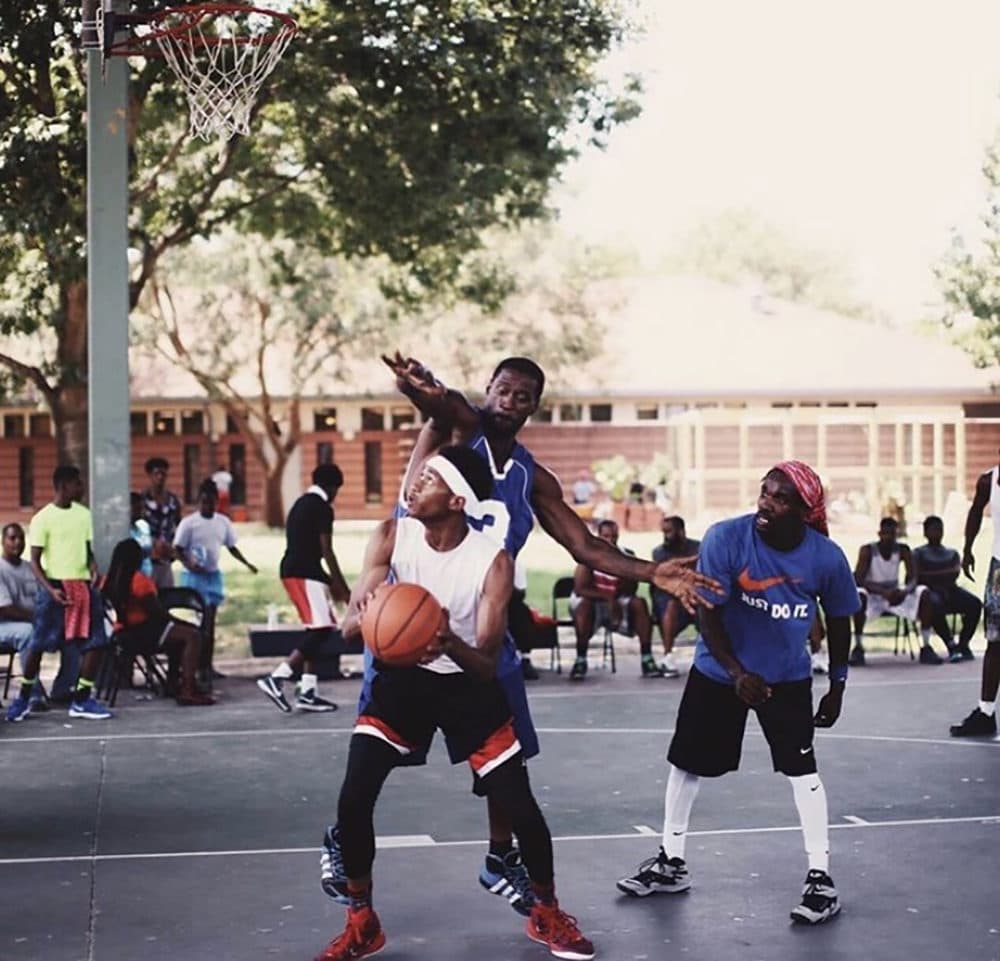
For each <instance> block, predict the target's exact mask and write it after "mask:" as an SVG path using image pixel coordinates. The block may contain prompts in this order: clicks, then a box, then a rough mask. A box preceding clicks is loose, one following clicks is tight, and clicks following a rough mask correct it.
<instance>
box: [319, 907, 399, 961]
mask: <svg viewBox="0 0 1000 961" xmlns="http://www.w3.org/2000/svg"><path fill="white" fill-rule="evenodd" d="M384 947H385V933H384V932H383V931H382V925H381V923H380V922H379V919H378V915H377V914H376V913H375V912H374V911H373V910H372V909H371V908H358V909H357V910H351V909H348V911H347V926H346V927H345V928H344V931H343V933H342V934H341V935H339V936H338V937H336V938H334V939H333V940H332V941H331V942H330V943H329V944H328V945H327V946H326V950H324V951H323V953H322V954H318V955H316V958H315V961H355V959H357V958H367V957H369V956H370V955H373V954H378V953H379V951H381V950H382V949H383V948H384Z"/></svg>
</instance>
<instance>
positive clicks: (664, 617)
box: [649, 515, 701, 677]
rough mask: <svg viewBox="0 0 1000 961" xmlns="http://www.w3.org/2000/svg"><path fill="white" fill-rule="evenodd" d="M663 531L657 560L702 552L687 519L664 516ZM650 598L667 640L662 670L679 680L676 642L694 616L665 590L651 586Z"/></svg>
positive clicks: (655, 550)
mask: <svg viewBox="0 0 1000 961" xmlns="http://www.w3.org/2000/svg"><path fill="white" fill-rule="evenodd" d="M660 530H661V531H662V532H663V543H662V544H658V545H657V546H656V547H654V548H653V561H654V562H655V563H657V564H658V563H660V561H666V560H670V558H672V557H690V556H691V555H692V554H697V553H698V547H699V546H700V544H701V541H693V540H691V539H690V538H689V537H688V536H687V532H686V531H685V529H684V518H683V517H678V516H677V515H674V516H673V517H664V518H663V520H662V521H660ZM649 594H650V598H651V599H652V601H653V617H654V618H655V620H656V623H657V625H658V626H659V628H660V637H662V638H663V660H662V661H660V670H661V671H662V673H663V676H664V677H679V676H680V673H681V671H680V668H679V667H678V666H677V662H676V661H675V660H674V653H673V652H674V641H675V639H676V638H677V635H678V634H680V632H681V631H683V630H684V629H685V628H686V627H688V626H689V625H691V624H694V623H695V620H696V619H695V616H694V614H690V613H688V611H686V610H685V609H684V605H683V604H681V602H680V601H679V600H677V598H676V597H674V596H673V595H672V594H668V593H667V592H666V591H661V590H660V589H659V588H658V587H656V586H654V585H652V584H651V585H650V587H649Z"/></svg>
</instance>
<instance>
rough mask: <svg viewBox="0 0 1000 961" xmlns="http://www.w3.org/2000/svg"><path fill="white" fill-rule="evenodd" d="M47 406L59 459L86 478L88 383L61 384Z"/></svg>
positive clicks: (87, 461)
mask: <svg viewBox="0 0 1000 961" xmlns="http://www.w3.org/2000/svg"><path fill="white" fill-rule="evenodd" d="M50 409H51V412H52V425H53V427H54V428H55V435H56V457H57V460H58V462H59V463H60V464H72V465H74V466H75V467H79V468H80V470H81V471H82V472H83V476H84V479H86V478H87V476H88V468H89V457H88V452H89V447H88V440H89V438H88V428H89V425H88V423H87V385H86V384H63V385H60V386H59V387H57V388H56V390H55V396H54V397H53V399H52V401H51V403H50Z"/></svg>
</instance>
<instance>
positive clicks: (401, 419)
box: [390, 407, 417, 430]
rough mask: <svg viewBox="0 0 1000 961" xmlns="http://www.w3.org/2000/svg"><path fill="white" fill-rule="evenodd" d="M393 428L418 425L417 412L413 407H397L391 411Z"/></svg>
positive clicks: (400, 428)
mask: <svg viewBox="0 0 1000 961" xmlns="http://www.w3.org/2000/svg"><path fill="white" fill-rule="evenodd" d="M390 416H391V420H390V423H391V424H392V429H393V430H403V429H404V428H407V427H416V426H417V412H416V411H415V410H414V409H413V408H412V407H397V408H393V410H392V411H391V412H390Z"/></svg>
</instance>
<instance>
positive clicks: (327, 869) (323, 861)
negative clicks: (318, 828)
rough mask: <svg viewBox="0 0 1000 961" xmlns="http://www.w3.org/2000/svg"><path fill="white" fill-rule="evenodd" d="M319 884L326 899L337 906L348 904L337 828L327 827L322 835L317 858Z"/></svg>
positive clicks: (345, 878) (345, 877)
mask: <svg viewBox="0 0 1000 961" xmlns="http://www.w3.org/2000/svg"><path fill="white" fill-rule="evenodd" d="M319 879H320V880H319V883H320V885H321V886H322V888H323V891H324V892H325V893H326V895H327V896H328V897H331V898H333V900H334V901H336V902H337V903H338V904H350V903H351V899H350V898H349V897H348V896H347V874H346V872H345V871H344V856H343V854H342V853H341V850H340V831H339V830H338V829H337V826H336V825H334V826H333V827H328V828H327V829H326V833H325V834H324V835H323V850H322V851H321V852H320V856H319Z"/></svg>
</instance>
